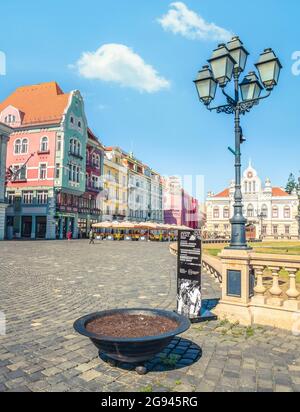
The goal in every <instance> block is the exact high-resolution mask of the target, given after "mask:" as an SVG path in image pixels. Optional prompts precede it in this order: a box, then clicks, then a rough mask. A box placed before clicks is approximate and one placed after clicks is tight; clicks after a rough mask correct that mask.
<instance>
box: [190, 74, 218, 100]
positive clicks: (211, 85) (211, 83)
mask: <svg viewBox="0 0 300 412" xmlns="http://www.w3.org/2000/svg"><path fill="white" fill-rule="evenodd" d="M194 83H195V84H196V87H197V92H198V95H199V99H200V100H201V101H202V103H204V104H205V105H206V106H208V105H210V103H211V101H212V100H214V98H215V95H216V90H217V85H218V84H217V82H216V81H215V79H214V76H213V74H212V71H211V70H210V68H209V66H203V68H202V70H200V71H199V73H198V76H197V79H196V80H195V81H194Z"/></svg>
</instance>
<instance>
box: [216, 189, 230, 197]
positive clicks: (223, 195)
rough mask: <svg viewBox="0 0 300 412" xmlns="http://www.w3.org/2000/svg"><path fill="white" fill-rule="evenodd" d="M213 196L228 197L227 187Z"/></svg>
mask: <svg viewBox="0 0 300 412" xmlns="http://www.w3.org/2000/svg"><path fill="white" fill-rule="evenodd" d="M214 197H229V189H225V190H223V192H221V193H218V194H217V195H215V196H214Z"/></svg>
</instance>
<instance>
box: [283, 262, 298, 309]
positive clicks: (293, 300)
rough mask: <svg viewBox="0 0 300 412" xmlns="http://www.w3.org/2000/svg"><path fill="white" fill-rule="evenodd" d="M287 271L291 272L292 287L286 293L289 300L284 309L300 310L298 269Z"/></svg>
mask: <svg viewBox="0 0 300 412" xmlns="http://www.w3.org/2000/svg"><path fill="white" fill-rule="evenodd" d="M286 270H287V271H288V272H289V282H290V287H289V290H288V291H287V292H286V294H287V297H288V300H287V301H286V302H284V307H285V308H287V309H292V310H299V309H300V301H299V300H298V298H299V296H300V292H299V291H298V290H297V286H296V275H297V272H298V269H295V268H286Z"/></svg>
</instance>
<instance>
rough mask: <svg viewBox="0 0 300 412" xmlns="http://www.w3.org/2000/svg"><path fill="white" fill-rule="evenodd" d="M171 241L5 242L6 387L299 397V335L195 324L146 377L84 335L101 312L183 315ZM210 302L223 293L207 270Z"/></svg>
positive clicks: (1, 251) (0, 263) (1, 306)
mask: <svg viewBox="0 0 300 412" xmlns="http://www.w3.org/2000/svg"><path fill="white" fill-rule="evenodd" d="M175 269H176V258H175V257H174V256H172V255H171V254H170V252H169V249H168V244H161V243H143V242H120V243H117V242H99V243H98V244H96V245H90V246H89V245H88V242H87V241H71V242H65V241H61V242H56V241H54V242H3V243H1V246H0V272H1V276H0V282H1V287H0V311H2V312H3V313H4V315H5V317H6V329H7V330H6V335H5V336H0V391H1V392H6V391H33V392H36V391H43V392H44V391H50V392H54V391H59V392H64V391H74V392H75V391H76V392H77V391H96V392H104V391H107V392H120V391H126V392H134V391H137V392H139V391H143V392H145V391H148V392H151V391H162V392H164V391H176V392H177V391H178V392H185V391H197V392H198V391H210V392H211V391H299V390H300V347H299V342H300V337H297V336H294V335H293V334H292V332H286V331H281V330H277V329H272V328H263V327H253V328H243V327H241V326H239V325H230V324H229V323H227V322H226V321H223V322H220V321H216V322H210V323H204V324H195V325H193V326H192V328H191V329H190V330H189V331H188V332H187V333H185V334H184V335H183V336H182V337H180V339H175V340H174V341H173V342H172V343H171V344H170V346H169V347H168V348H167V349H166V350H165V351H164V353H162V354H160V355H159V356H157V357H156V358H155V359H154V360H153V361H152V362H150V364H149V365H148V366H149V369H150V372H149V373H148V374H147V375H145V376H138V375H137V374H136V373H135V371H133V370H131V368H130V366H129V365H122V367H119V368H114V367H113V366H112V365H110V364H109V363H105V362H103V360H101V359H100V358H99V356H98V353H97V350H96V348H95V347H94V346H93V345H92V343H91V342H90V341H89V340H88V339H87V338H84V337H82V336H80V335H78V334H76V333H75V331H74V330H73V322H74V321H75V320H76V319H77V318H78V317H81V316H83V315H85V314H88V313H92V312H95V311H98V310H104V309H110V308H123V307H128V308H129V307H150V308H161V309H171V310H172V309H175V306H176V276H175ZM202 285H203V295H204V298H218V297H220V286H219V284H217V283H216V282H215V279H213V278H211V277H210V276H208V275H206V274H203V282H202Z"/></svg>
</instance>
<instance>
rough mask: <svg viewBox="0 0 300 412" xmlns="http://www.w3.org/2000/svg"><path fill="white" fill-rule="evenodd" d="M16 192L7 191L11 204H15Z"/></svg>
mask: <svg viewBox="0 0 300 412" xmlns="http://www.w3.org/2000/svg"><path fill="white" fill-rule="evenodd" d="M15 196H16V195H15V192H8V193H7V201H8V203H9V204H10V205H13V204H14V202H15Z"/></svg>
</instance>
